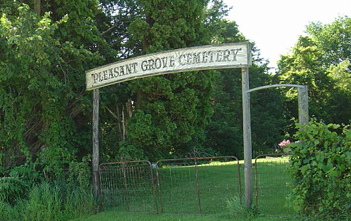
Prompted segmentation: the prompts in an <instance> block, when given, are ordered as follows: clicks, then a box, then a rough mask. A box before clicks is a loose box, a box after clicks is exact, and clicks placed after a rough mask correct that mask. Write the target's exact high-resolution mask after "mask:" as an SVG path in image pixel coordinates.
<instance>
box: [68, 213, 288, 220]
mask: <svg viewBox="0 0 351 221" xmlns="http://www.w3.org/2000/svg"><path fill="white" fill-rule="evenodd" d="M96 220H99V221H112V220H113V221H119V220H120V221H140V220H143V221H155V220H157V221H215V220H216V221H222V220H223V221H226V220H237V221H247V220H253V221H266V220H267V221H275V220H291V217H290V218H289V217H286V218H284V217H256V218H252V219H248V218H246V217H230V216H229V215H228V214H226V213H223V214H207V215H198V214H192V215H190V214H189V215H184V214H176V215H175V214H157V215H156V214H146V213H132V212H129V213H128V212H116V211H106V212H101V213H99V214H96V215H92V216H89V217H85V218H82V219H76V220H74V221H96Z"/></svg>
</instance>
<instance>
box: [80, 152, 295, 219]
mask: <svg viewBox="0 0 351 221" xmlns="http://www.w3.org/2000/svg"><path fill="white" fill-rule="evenodd" d="M240 164H243V162H240ZM182 165H183V164H182ZM287 165H288V163H287V159H286V158H269V159H259V160H258V163H257V169H258V170H257V172H258V180H257V184H258V212H259V214H258V215H255V216H254V209H247V208H245V207H244V206H243V205H242V204H240V198H239V185H238V181H239V176H238V169H237V165H236V164H234V163H233V162H232V163H221V162H212V163H209V164H201V165H200V166H198V167H197V169H198V183H197V179H196V175H195V174H196V173H195V168H194V167H193V166H189V165H188V166H181V165H180V164H179V165H175V164H174V162H173V163H172V165H167V164H163V167H162V168H160V169H159V175H160V187H161V196H162V197H161V199H162V207H163V211H164V213H162V214H151V213H152V212H154V211H155V210H156V207H155V203H154V199H153V196H152V186H147V188H145V186H143V185H144V184H143V185H139V184H138V183H134V186H133V185H132V184H131V183H128V184H129V186H128V187H129V188H130V190H129V192H128V200H129V210H130V211H132V212H126V208H127V207H126V197H125V196H124V195H123V194H124V193H125V191H124V190H123V189H121V188H120V192H119V195H120V197H119V198H123V200H121V201H119V203H118V205H112V206H110V207H105V211H104V212H101V213H99V214H96V215H93V216H90V217H86V218H84V219H80V220H232V219H235V220H248V219H252V220H282V219H284V218H285V219H287V220H289V219H290V220H291V218H293V217H294V213H293V211H292V210H291V209H290V208H289V207H287V206H286V205H287V203H286V196H287V194H288V193H289V189H288V188H287V182H289V177H288V175H287V172H286V167H287ZM240 172H241V176H240V178H241V183H242V191H243V196H242V200H241V201H243V199H244V186H243V183H244V179H243V178H244V174H243V168H241V171H240ZM253 173H254V174H255V168H253ZM128 182H129V181H128ZM133 182H136V181H135V180H134V181H133ZM197 185H199V195H200V202H201V214H200V212H199V199H198V191H197ZM254 186H255V181H254ZM156 194H157V209H158V211H159V212H160V211H161V205H160V198H159V197H160V192H159V191H158V189H157V191H156ZM254 196H255V191H254ZM253 203H254V205H256V200H255V198H254V199H253ZM135 211H142V212H148V213H135ZM274 216H275V217H274Z"/></svg>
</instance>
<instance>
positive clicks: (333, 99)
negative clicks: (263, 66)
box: [278, 17, 351, 133]
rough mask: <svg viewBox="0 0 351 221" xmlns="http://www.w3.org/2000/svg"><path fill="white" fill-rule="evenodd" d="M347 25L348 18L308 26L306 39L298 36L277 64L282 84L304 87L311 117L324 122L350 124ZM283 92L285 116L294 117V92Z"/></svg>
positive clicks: (350, 96)
mask: <svg viewBox="0 0 351 221" xmlns="http://www.w3.org/2000/svg"><path fill="white" fill-rule="evenodd" d="M350 25H351V18H349V17H339V18H337V19H335V21H334V22H332V23H331V24H322V23H320V22H316V23H311V24H310V25H309V26H307V36H303V37H300V38H299V40H298V41H297V43H296V45H295V46H294V47H293V48H292V50H291V53H289V54H287V55H283V56H282V58H281V60H280V61H279V62H278V67H279V73H278V74H279V76H280V80H281V83H291V84H302V85H307V86H308V90H309V98H310V99H309V112H310V115H311V116H315V117H316V118H318V119H322V120H324V121H325V122H335V123H339V124H341V123H345V124H348V123H349V121H350V112H349V111H348V109H350V107H349V105H350V103H351V102H350V101H351V100H350V99H351V93H350V90H349V88H350V87H348V86H349V84H350V78H349V77H348V76H349V75H350V59H351V53H350V52H351V51H350V44H349V42H350V39H351V32H350V30H351V29H350ZM285 93H286V96H287V98H288V102H287V103H286V107H287V108H286V116H287V118H289V119H292V118H293V117H295V118H296V116H297V112H298V109H297V93H296V92H295V91H294V90H287V91H286V92H285ZM290 127H291V128H293V123H292V124H291V126H290ZM289 132H290V133H291V132H292V130H290V131H289Z"/></svg>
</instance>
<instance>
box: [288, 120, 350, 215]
mask: <svg viewBox="0 0 351 221" xmlns="http://www.w3.org/2000/svg"><path fill="white" fill-rule="evenodd" d="M298 127H299V128H300V130H299V131H298V132H297V133H296V135H295V138H296V140H297V142H295V143H292V144H290V145H289V146H290V147H289V148H290V150H291V161H290V163H291V167H290V173H291V175H292V178H293V179H294V183H293V191H292V194H291V196H290V200H292V202H293V206H294V208H295V209H296V210H297V211H298V212H300V213H302V214H304V215H309V216H313V217H318V218H326V219H328V220H329V219H335V220H342V219H346V218H349V219H350V213H351V193H350V190H351V175H350V174H351V130H350V128H349V126H345V127H344V128H341V127H340V125H337V124H324V123H322V122H316V121H311V123H310V124H309V125H299V126H298Z"/></svg>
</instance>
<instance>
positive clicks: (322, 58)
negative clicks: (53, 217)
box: [0, 0, 351, 219]
mask: <svg viewBox="0 0 351 221" xmlns="http://www.w3.org/2000/svg"><path fill="white" fill-rule="evenodd" d="M40 2H41V3H40ZM0 5H1V7H0V50H1V53H0V176H1V177H2V178H1V180H0V185H1V186H0V189H1V190H2V191H1V193H0V195H1V199H2V202H1V203H2V204H1V205H2V208H5V209H6V211H10V210H11V209H14V210H18V208H20V207H21V206H22V207H23V211H27V210H26V209H25V208H27V206H28V207H31V202H32V201H31V200H32V198H33V197H34V198H35V196H38V197H37V202H39V201H40V199H41V198H40V197H42V196H41V195H40V196H39V195H37V194H41V193H42V192H43V191H42V190H44V189H45V188H46V189H45V191H46V192H45V194H52V195H53V196H52V197H53V198H52V202H51V204H52V205H53V206H54V207H55V205H56V206H58V205H61V210H62V211H66V209H64V206H63V204H65V203H66V204H67V203H69V202H70V201H69V200H67V199H68V198H69V196H68V195H62V188H61V187H62V184H58V183H64V185H67V186H68V189H69V190H72V191H73V190H77V189H79V191H82V194H83V195H84V193H85V191H89V189H90V174H91V172H90V154H91V146H92V140H91V137H92V136H91V109H92V107H91V106H92V102H91V93H90V92H85V75H84V73H85V71H86V70H88V69H91V68H95V67H98V66H100V65H104V64H107V63H111V62H115V61H118V60H121V59H125V58H129V57H133V56H139V55H142V54H147V53H153V52H158V51H163V50H172V49H177V48H182V47H190V46H198V45H206V44H220V43H232V42H238V41H246V40H247V39H246V38H245V36H243V35H242V34H241V33H240V31H239V28H238V26H237V24H236V23H235V21H227V20H225V15H226V14H227V13H228V11H229V9H228V7H227V6H226V5H225V4H224V3H223V1H222V0H177V1H156V0H100V1H99V0H76V1H66V0H46V1H33V0H0ZM34 9H35V10H34ZM350 25H351V19H350V18H348V17H342V18H337V19H336V20H335V22H333V23H332V24H326V25H323V24H321V23H312V24H311V25H309V26H308V28H307V34H308V36H304V37H301V38H300V39H299V41H298V42H297V44H296V46H295V47H294V48H293V50H292V52H291V53H290V54H287V55H284V56H283V57H282V59H281V61H280V62H279V69H280V70H279V72H278V73H277V75H270V74H268V70H269V67H268V65H269V64H268V62H267V61H265V60H263V59H262V58H260V54H259V50H258V49H257V48H255V46H254V43H252V45H253V47H252V54H253V59H252V60H253V65H252V67H251V68H250V73H251V75H250V85H251V86H250V87H251V88H253V87H258V86H262V85H269V84H275V83H279V82H281V83H292V84H304V85H308V87H309V92H310V93H309V95H310V98H311V99H310V113H311V115H315V116H317V117H318V119H322V120H325V121H326V122H336V123H340V124H341V123H345V124H348V123H349V121H350V119H351V117H350V111H347V110H348V109H350V108H349V105H350V104H351V102H350V101H351V90H350V88H351V87H350V85H351V83H350V82H351V81H350V78H349V75H350V47H349V46H350V45H349V42H350V38H351V33H350V30H351V28H350ZM100 94H101V102H100V107H101V111H100V122H101V124H100V132H101V133H100V134H101V136H102V139H101V145H100V154H101V155H100V156H101V159H100V161H102V162H106V161H112V160H114V161H115V160H118V161H119V160H121V159H123V160H125V159H127V160H136V159H149V160H151V161H154V160H158V159H160V158H175V157H179V156H184V155H186V154H187V153H189V151H191V150H192V149H193V148H196V149H198V150H201V151H206V152H208V153H211V154H212V155H235V156H237V157H239V158H241V157H242V155H243V154H242V153H243V149H242V107H241V82H240V71H239V70H233V69H227V70H221V71H201V72H194V73H178V74H171V75H166V76H158V77H154V78H145V79H139V80H135V81H132V82H124V83H121V84H117V85H112V86H109V87H106V88H103V89H101V91H100ZM296 102H297V98H296V92H295V91H292V90H288V91H277V90H264V91H259V92H255V93H253V94H252V96H251V116H252V141H253V150H254V153H255V154H256V155H257V154H259V153H266V152H271V151H273V150H274V149H275V147H276V144H277V143H279V142H280V141H281V140H283V138H284V136H285V135H286V134H287V133H291V134H292V133H294V132H295V131H296V128H295V127H294V123H295V121H296V117H297V103H296ZM345 136H346V135H345ZM345 139H346V138H345ZM328 142H329V144H328V145H331V144H330V142H331V141H328ZM333 142H334V141H333ZM335 142H336V144H338V143H337V142H339V141H335ZM340 142H341V141H340ZM345 142H346V141H345ZM336 144H335V145H336ZM316 145H317V144H316ZM328 145H327V146H328ZM333 145H334V144H333ZM345 145H346V144H345ZM335 148H339V147H337V146H335ZM333 151H334V149H333ZM335 154H336V155H337V153H336V152H335ZM331 161H332V163H333V164H332V165H333V167H334V166H335V165H337V166H336V167H337V168H339V167H346V168H347V167H348V164H345V165H344V164H343V163H344V161H342V160H341V161H338V160H337V159H336V158H332V160H331ZM334 161H335V162H334ZM345 163H347V162H345ZM327 165H330V164H328V162H327ZM313 166H314V165H311V167H313ZM304 169H305V168H304ZM340 170H342V169H340ZM307 171H308V170H307ZM336 171H339V170H336ZM304 172H306V171H304ZM325 173H326V172H325ZM335 173H336V172H335V171H332V172H328V173H326V175H325V176H327V177H328V176H331V175H335ZM339 175H340V174H338V175H337V176H336V177H339ZM331 177H334V176H331ZM346 178H347V177H346ZM346 178H345V179H346ZM311 179H312V178H311ZM347 179H348V178H347ZM44 184H47V185H48V187H45V188H44V186H42V185H44ZM330 185H331V184H330ZM345 185H346V184H345ZM346 186H347V185H346ZM38 188H39V189H40V191H38V193H34V192H33V191H34V190H38ZM55 188H56V189H55ZM328 188H331V187H328ZM338 188H339V187H338ZM340 188H341V189H343V188H346V187H345V186H342V187H340ZM79 191H78V192H79ZM57 193H59V194H57ZM55 194H56V195H55ZM306 194H307V193H306ZM78 195H79V194H78ZM346 195H347V194H346ZM58 196H59V197H58ZM61 196H63V198H62V197H61ZM55 197H58V198H59V199H56V198H55ZM338 197H339V196H334V198H338ZM347 197H348V196H347ZM33 202H35V201H33ZM87 202H89V201H87ZM328 202H329V201H328ZM51 204H50V205H51ZM38 205H41V204H40V203H38ZM89 205H90V204H89ZM298 205H300V204H298ZM340 205H341V204H340ZM300 206H301V205H300ZM43 207H46V208H48V209H49V208H51V209H49V210H50V211H52V213H56V212H57V211H56V209H54V208H52V207H51V206H49V205H47V204H42V206H39V207H38V208H37V209H39V208H43ZM335 207H336V208H338V209H337V210H340V211H341V210H344V209H345V208H344V209H341V207H340V206H338V205H335ZM306 208H307V207H306ZM308 208H309V207H308ZM4 211H5V210H4ZM86 212H87V210H86ZM63 213H66V212H63ZM319 213H321V212H319ZM4 214H8V212H6V213H4ZM28 214H29V213H28ZM48 214H51V212H49V213H48ZM13 218H16V217H13ZM17 218H18V217H17ZM17 218H16V219H17ZM21 218H23V217H21ZM18 219H20V218H18Z"/></svg>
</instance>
